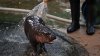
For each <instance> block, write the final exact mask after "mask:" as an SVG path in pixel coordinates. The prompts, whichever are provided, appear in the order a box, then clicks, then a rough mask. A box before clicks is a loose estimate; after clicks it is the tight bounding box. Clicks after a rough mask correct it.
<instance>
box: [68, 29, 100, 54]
mask: <svg viewBox="0 0 100 56" xmlns="http://www.w3.org/2000/svg"><path fill="white" fill-rule="evenodd" d="M95 30H96V32H95V34H94V35H87V34H86V27H81V28H80V29H79V30H78V31H76V32H73V33H71V34H67V35H68V36H71V37H72V38H74V39H75V40H76V41H77V42H78V43H79V44H81V45H82V46H83V47H84V48H85V49H86V50H87V51H88V53H89V56H100V28H95Z"/></svg>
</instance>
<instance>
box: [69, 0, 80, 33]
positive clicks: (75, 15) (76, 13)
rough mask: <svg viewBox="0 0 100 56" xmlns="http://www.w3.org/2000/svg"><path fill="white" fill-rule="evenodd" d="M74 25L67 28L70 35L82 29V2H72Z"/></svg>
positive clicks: (76, 0) (77, 0) (73, 0)
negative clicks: (80, 20)
mask: <svg viewBox="0 0 100 56" xmlns="http://www.w3.org/2000/svg"><path fill="white" fill-rule="evenodd" d="M70 5H71V16H72V23H71V25H70V26H69V27H68V28H67V32H68V33H72V32H74V31H76V30H78V29H79V28H80V24H79V17H80V0H70Z"/></svg>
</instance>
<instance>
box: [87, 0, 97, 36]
mask: <svg viewBox="0 0 100 56" xmlns="http://www.w3.org/2000/svg"><path fill="white" fill-rule="evenodd" d="M86 1H87V6H88V14H87V21H86V26H87V29H86V33H87V34H88V35H93V34H94V33H95V29H94V21H95V19H94V8H93V5H94V1H93V0H86Z"/></svg>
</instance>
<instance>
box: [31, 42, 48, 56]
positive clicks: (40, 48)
mask: <svg viewBox="0 0 100 56" xmlns="http://www.w3.org/2000/svg"><path fill="white" fill-rule="evenodd" d="M42 53H47V50H46V49H45V45H44V44H40V43H39V44H37V46H36V47H35V48H34V53H33V54H32V56H39V55H42Z"/></svg>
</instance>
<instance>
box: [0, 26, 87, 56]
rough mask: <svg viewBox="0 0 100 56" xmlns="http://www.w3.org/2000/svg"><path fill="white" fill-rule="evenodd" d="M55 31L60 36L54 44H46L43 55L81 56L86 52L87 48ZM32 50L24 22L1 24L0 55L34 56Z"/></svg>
mask: <svg viewBox="0 0 100 56" xmlns="http://www.w3.org/2000/svg"><path fill="white" fill-rule="evenodd" d="M53 31H54V32H56V33H57V34H58V37H57V39H56V40H55V41H54V43H53V44H46V45H45V46H46V49H47V53H46V54H47V55H42V56H80V55H82V54H85V49H84V48H81V47H80V46H79V45H74V44H76V43H74V42H73V41H72V40H71V39H70V37H68V36H66V34H64V33H61V32H59V31H57V30H53ZM65 38H67V39H65ZM70 40H71V41H72V42H70ZM72 43H74V44H72ZM32 51H33V49H32V47H31V44H30V43H29V41H28V40H27V38H26V36H25V34H24V31H23V26H22V24H21V25H17V24H16V25H12V24H0V56H32ZM79 53H80V54H79Z"/></svg>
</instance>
